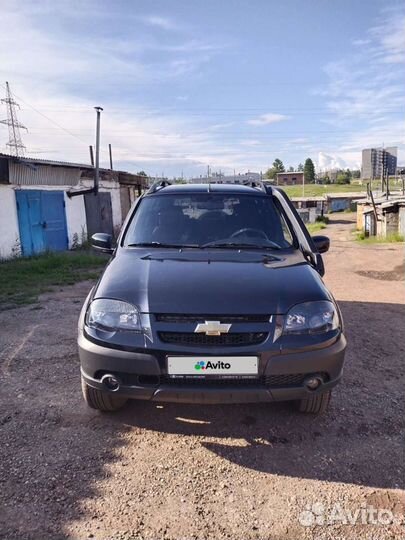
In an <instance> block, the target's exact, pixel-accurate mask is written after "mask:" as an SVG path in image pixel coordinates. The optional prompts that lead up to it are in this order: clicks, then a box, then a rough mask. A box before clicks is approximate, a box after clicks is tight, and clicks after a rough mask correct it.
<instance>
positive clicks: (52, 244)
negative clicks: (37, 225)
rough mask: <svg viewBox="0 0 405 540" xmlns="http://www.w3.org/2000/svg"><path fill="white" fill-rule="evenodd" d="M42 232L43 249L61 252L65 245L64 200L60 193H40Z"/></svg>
mask: <svg viewBox="0 0 405 540" xmlns="http://www.w3.org/2000/svg"><path fill="white" fill-rule="evenodd" d="M41 211H42V212H41V217H42V231H43V234H44V243H45V249H49V250H50V251H63V250H65V249H67V248H68V245H67V227H66V216H65V200H64V197H63V192H62V191H42V192H41Z"/></svg>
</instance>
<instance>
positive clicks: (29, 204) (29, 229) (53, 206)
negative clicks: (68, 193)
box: [15, 189, 68, 256]
mask: <svg viewBox="0 0 405 540" xmlns="http://www.w3.org/2000/svg"><path fill="white" fill-rule="evenodd" d="M15 196H16V202H17V214H18V225H19V229H20V242H21V251H22V254H23V255H24V256H29V255H36V254H38V253H42V252H43V251H46V250H50V251H63V250H65V249H67V248H68V238H67V226H66V214H65V203H64V197H63V191H41V190H31V189H27V190H20V191H16V192H15Z"/></svg>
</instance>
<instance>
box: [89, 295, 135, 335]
mask: <svg viewBox="0 0 405 540" xmlns="http://www.w3.org/2000/svg"><path fill="white" fill-rule="evenodd" d="M86 324H87V326H90V328H98V329H100V330H109V331H112V330H135V331H138V332H140V331H141V326H140V320H139V313H138V310H137V309H136V307H134V306H133V305H131V304H128V303H127V302H122V301H121V300H111V299H108V298H99V299H97V300H93V302H92V303H91V304H90V306H89V308H88V310H87V313H86Z"/></svg>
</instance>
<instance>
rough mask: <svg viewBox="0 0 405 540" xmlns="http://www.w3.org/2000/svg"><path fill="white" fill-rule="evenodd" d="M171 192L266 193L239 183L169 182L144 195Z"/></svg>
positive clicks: (167, 193)
mask: <svg viewBox="0 0 405 540" xmlns="http://www.w3.org/2000/svg"><path fill="white" fill-rule="evenodd" d="M173 193H239V194H250V195H266V193H265V192H264V191H262V190H261V189H260V188H256V187H252V186H244V185H240V184H215V183H212V184H170V185H168V186H164V187H160V188H158V189H156V191H153V192H150V193H146V195H169V194H173Z"/></svg>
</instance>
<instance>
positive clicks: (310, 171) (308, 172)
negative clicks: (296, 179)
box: [304, 158, 315, 184]
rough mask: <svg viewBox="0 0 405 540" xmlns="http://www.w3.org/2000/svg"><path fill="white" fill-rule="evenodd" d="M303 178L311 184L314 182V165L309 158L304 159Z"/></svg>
mask: <svg viewBox="0 0 405 540" xmlns="http://www.w3.org/2000/svg"><path fill="white" fill-rule="evenodd" d="M304 179H305V182H306V183H307V184H313V183H314V182H315V167H314V162H313V161H312V159H311V158H307V159H306V160H305V165H304Z"/></svg>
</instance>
